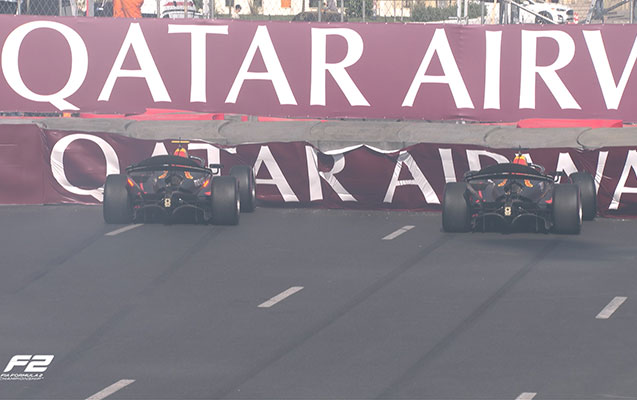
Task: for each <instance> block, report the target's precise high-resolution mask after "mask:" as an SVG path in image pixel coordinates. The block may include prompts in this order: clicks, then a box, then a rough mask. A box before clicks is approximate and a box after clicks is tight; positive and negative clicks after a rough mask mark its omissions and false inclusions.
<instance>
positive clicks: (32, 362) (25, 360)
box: [4, 354, 53, 372]
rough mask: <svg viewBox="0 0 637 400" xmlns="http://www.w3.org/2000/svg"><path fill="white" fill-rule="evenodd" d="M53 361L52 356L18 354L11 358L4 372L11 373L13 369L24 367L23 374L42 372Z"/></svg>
mask: <svg viewBox="0 0 637 400" xmlns="http://www.w3.org/2000/svg"><path fill="white" fill-rule="evenodd" d="M52 361H53V356H52V355H41V354H36V355H30V354H18V355H16V356H13V357H12V358H11V360H10V361H9V364H7V367H6V368H5V369H4V372H11V371H12V370H13V368H14V367H25V366H26V368H25V369H24V372H44V371H46V369H47V368H48V366H49V364H51V362H52Z"/></svg>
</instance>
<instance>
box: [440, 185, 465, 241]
mask: <svg viewBox="0 0 637 400" xmlns="http://www.w3.org/2000/svg"><path fill="white" fill-rule="evenodd" d="M470 218H471V210H470V208H469V202H468V201H467V184H466V183H464V182H450V183H447V184H446V185H445V193H444V195H443V197H442V229H443V230H444V231H445V232H467V231H468V230H469V229H470V228H471V223H470Z"/></svg>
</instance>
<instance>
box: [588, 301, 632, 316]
mask: <svg viewBox="0 0 637 400" xmlns="http://www.w3.org/2000/svg"><path fill="white" fill-rule="evenodd" d="M626 299H628V297H623V296H617V297H615V298H614V299H613V300H611V301H610V303H608V305H607V306H606V307H604V309H603V310H602V311H600V312H599V314H597V316H596V317H595V318H596V319H608V318H610V316H611V315H613V313H614V312H615V311H617V309H618V308H619V306H621V305H622V304H624V302H625V301H626Z"/></svg>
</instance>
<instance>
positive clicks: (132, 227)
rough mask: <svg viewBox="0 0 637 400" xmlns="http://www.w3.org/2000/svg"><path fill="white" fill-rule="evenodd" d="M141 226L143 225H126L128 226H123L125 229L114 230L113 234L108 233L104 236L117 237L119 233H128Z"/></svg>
mask: <svg viewBox="0 0 637 400" xmlns="http://www.w3.org/2000/svg"><path fill="white" fill-rule="evenodd" d="M142 225H144V224H133V225H128V226H125V227H123V228H119V229H116V230H114V231H113V232H108V233H107V234H106V236H115V235H119V234H120V233H124V232H127V231H130V230H131V229H135V228H139V227H140V226H142Z"/></svg>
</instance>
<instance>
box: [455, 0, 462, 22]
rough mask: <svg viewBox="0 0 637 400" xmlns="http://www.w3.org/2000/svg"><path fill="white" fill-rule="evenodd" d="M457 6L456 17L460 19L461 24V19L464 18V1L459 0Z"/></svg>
mask: <svg viewBox="0 0 637 400" xmlns="http://www.w3.org/2000/svg"><path fill="white" fill-rule="evenodd" d="M456 5H457V6H458V10H457V13H456V17H457V18H458V22H460V18H461V17H462V10H461V8H462V0H457V1H456Z"/></svg>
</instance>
